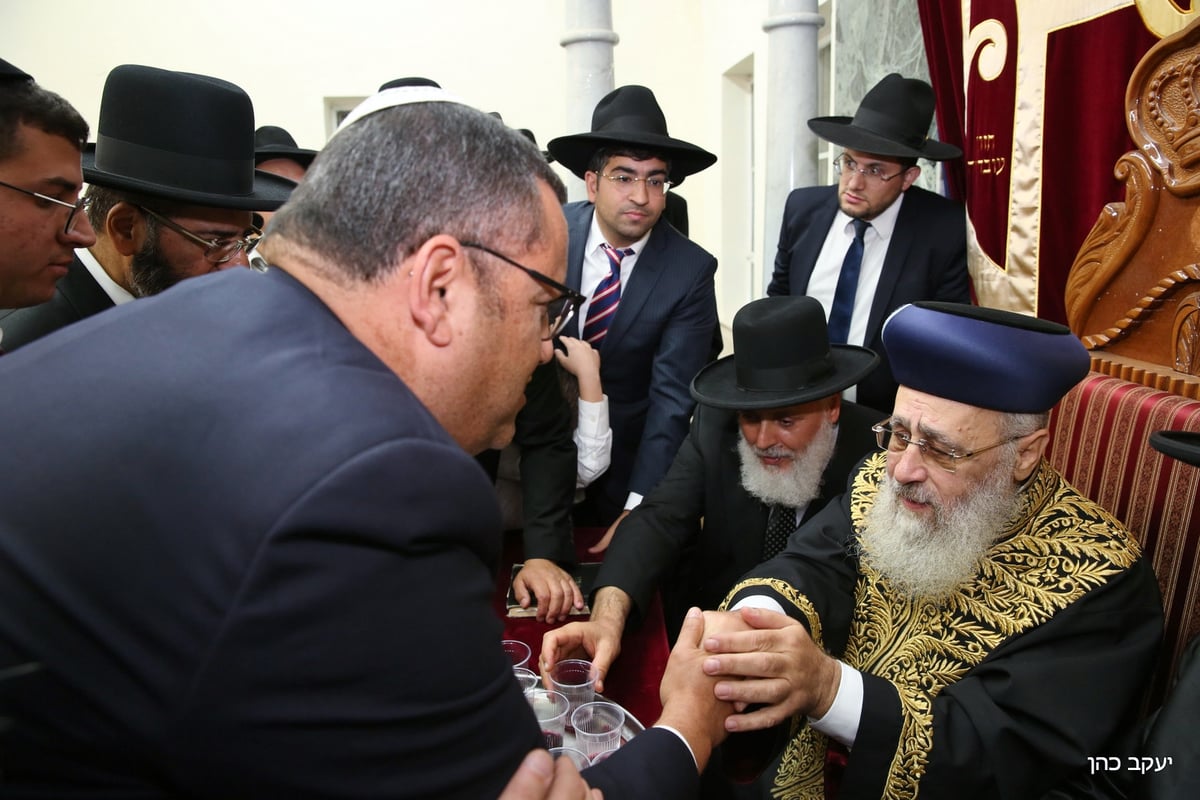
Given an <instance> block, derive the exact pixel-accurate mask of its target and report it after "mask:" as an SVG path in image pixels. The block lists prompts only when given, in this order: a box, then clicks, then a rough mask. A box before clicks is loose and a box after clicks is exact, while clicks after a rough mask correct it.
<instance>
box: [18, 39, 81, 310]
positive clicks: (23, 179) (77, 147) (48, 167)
mask: <svg viewBox="0 0 1200 800" xmlns="http://www.w3.org/2000/svg"><path fill="white" fill-rule="evenodd" d="M87 135H88V126H87V123H86V122H85V121H84V119H83V117H81V116H80V115H79V112H78V111H76V110H75V109H74V108H72V107H71V104H70V103H68V102H67V101H66V100H64V99H62V98H61V97H59V96H58V95H56V94H55V93H54V92H51V91H48V90H46V89H43V88H42V87H41V86H39V85H38V84H37V83H35V82H34V80H33V78H31V77H30V76H29V75H28V74H27V73H26V72H24V71H22V70H20V69H18V68H17V67H14V66H13V65H12V64H9V63H8V62H7V61H4V60H2V59H0V306H9V307H12V308H17V307H23V306H29V305H36V304H38V303H44V302H45V301H46V300H48V299H50V297H51V296H52V295H53V294H54V284H55V283H56V282H57V281H58V279H59V278H61V277H62V276H63V275H64V274H65V272H66V269H67V264H68V263H70V261H71V252H72V251H73V250H74V249H75V248H76V247H88V246H90V245H92V244H94V243H95V241H96V237H95V235H94V234H93V233H92V228H91V226H90V225H89V224H88V221H87V217H86V215H84V214H81V213H79V212H80V211H82V209H83V207H84V206H85V205H86V204H87V201H86V200H80V199H79V190H80V189H81V188H82V186H83V175H82V174H81V172H80V165H79V154H80V151H81V150H82V149H83V144H84V142H86V141H87Z"/></svg>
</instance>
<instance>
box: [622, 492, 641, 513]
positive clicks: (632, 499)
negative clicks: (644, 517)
mask: <svg viewBox="0 0 1200 800" xmlns="http://www.w3.org/2000/svg"><path fill="white" fill-rule="evenodd" d="M641 503H642V496H641V495H640V494H638V493H637V492H630V493H629V497H627V498H626V499H625V510H626V511H633V510H634V509H635V508H637V507H638V506H639V505H641Z"/></svg>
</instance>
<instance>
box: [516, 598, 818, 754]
mask: <svg viewBox="0 0 1200 800" xmlns="http://www.w3.org/2000/svg"><path fill="white" fill-rule="evenodd" d="M627 600H628V596H627V595H625V594H624V592H622V591H621V590H620V589H616V588H615V587H605V588H604V589H602V590H601V592H600V593H599V594H598V596H597V600H596V604H595V608H594V610H593V614H592V618H591V619H590V620H589V621H587V622H574V623H571V624H569V625H565V626H563V627H561V628H557V629H555V630H552V631H550V632H549V633H547V634H546V636H545V638H544V639H543V640H542V659H541V663H540V665H539V666H540V667H541V669H542V670H543V671H544V670H548V669H549V668H550V667H552V666H553V665H554V663H555V662H557V661H558V660H561V659H564V658H572V657H576V656H579V657H586V658H589V659H590V660H591V661H592V664H593V666H594V667H595V669H596V671H597V673H598V677H597V680H596V690H597V691H603V690H604V685H603V681H604V676H605V675H606V674H607V672H608V669H609V667H610V666H611V665H612V662H613V661H614V660H615V659H616V657H617V655H618V654H619V652H620V648H621V634H622V632H623V630H624V621H625V618H626V617H627V615H628V603H627ZM840 680H841V668H840V667H839V665H838V662H837V659H835V658H833V657H832V656H830V655H828V654H826V653H825V652H824V651H823V650H821V648H819V647H817V645H816V644H815V643H814V642H813V640H812V638H811V637H810V636H809V634H808V631H807V629H805V627H804V626H803V625H801V624H800V623H799V622H797V621H796V620H794V619H792V618H791V617H788V616H787V615H785V614H781V613H778V612H775V611H769V610H766V609H761V608H749V607H747V608H741V609H739V610H737V611H728V612H722V611H704V612H701V611H700V610H699V609H695V608H693V609H692V610H691V611H690V612H689V613H688V615H687V618H686V619H685V620H684V622H683V627H682V628H681V630H680V633H679V638H678V640H677V641H676V643H675V647H674V648H673V649H672V651H671V657H670V659H669V660H668V661H667V667H666V671H665V673H664V674H663V679H662V684H661V685H660V687H659V693H660V697H661V698H662V704H663V713H662V716H661V717H660V718H659V720H658V722H657V723H656V724H657V725H660V726H668V727H670V728H673V729H674V730H675V731H677V732H678V733H679V734H680V735H681V736H683V738H684V739H686V740H687V742H688V745H689V746H690V747H691V749H692V754H693V755H694V756H695V757H696V763H697V765H698V766H699V767H700V769H701V770H703V768H704V766H705V764H707V762H708V758H709V756H710V755H711V753H712V750H713V748H714V747H716V746H717V745H719V744H720V743H721V742H722V741H723V740H724V739H725V737H726V736H727V735H728V734H730V733H735V732H749V731H757V730H764V729H767V728H773V727H775V726H777V725H779V724H781V723H783V722H785V721H787V720H788V719H790V718H791V717H793V716H795V715H798V714H804V715H808V716H812V717H820V716H823V715H824V714H825V713H826V712H827V711H828V710H829V707H830V705H831V704H832V703H833V699H834V697H836V696H837V690H838V685H839V683H840Z"/></svg>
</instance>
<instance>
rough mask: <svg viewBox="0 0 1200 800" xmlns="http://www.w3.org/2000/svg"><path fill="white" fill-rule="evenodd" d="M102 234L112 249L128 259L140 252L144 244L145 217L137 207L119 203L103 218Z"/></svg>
mask: <svg viewBox="0 0 1200 800" xmlns="http://www.w3.org/2000/svg"><path fill="white" fill-rule="evenodd" d="M104 233H105V235H107V236H108V238H109V240H110V241H111V242H112V243H113V248H114V249H116V251H117V252H118V253H120V254H121V255H123V256H125V257H127V258H128V257H129V256H132V255H134V254H135V253H137V252H138V251H139V250H141V249H142V245H143V244H144V243H145V242H146V237H147V227H146V217H145V215H143V214H142V212H141V211H139V210H138V208H137V206H135V205H133V204H132V203H126V202H125V201H121V202H119V203H117V204H116V205H115V206H113V207H112V208H110V209H109V211H108V216H106V217H105V218H104Z"/></svg>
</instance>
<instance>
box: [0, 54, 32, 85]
mask: <svg viewBox="0 0 1200 800" xmlns="http://www.w3.org/2000/svg"><path fill="white" fill-rule="evenodd" d="M7 81H20V82H22V83H26V82H32V81H33V76H32V75H30V74H29V73H28V72H26V71H25V70H23V69H21V68H20V67H18V66H16V65H14V64H10V63H8V62H7V61H5V60H4V59H3V58H0V82H7Z"/></svg>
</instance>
